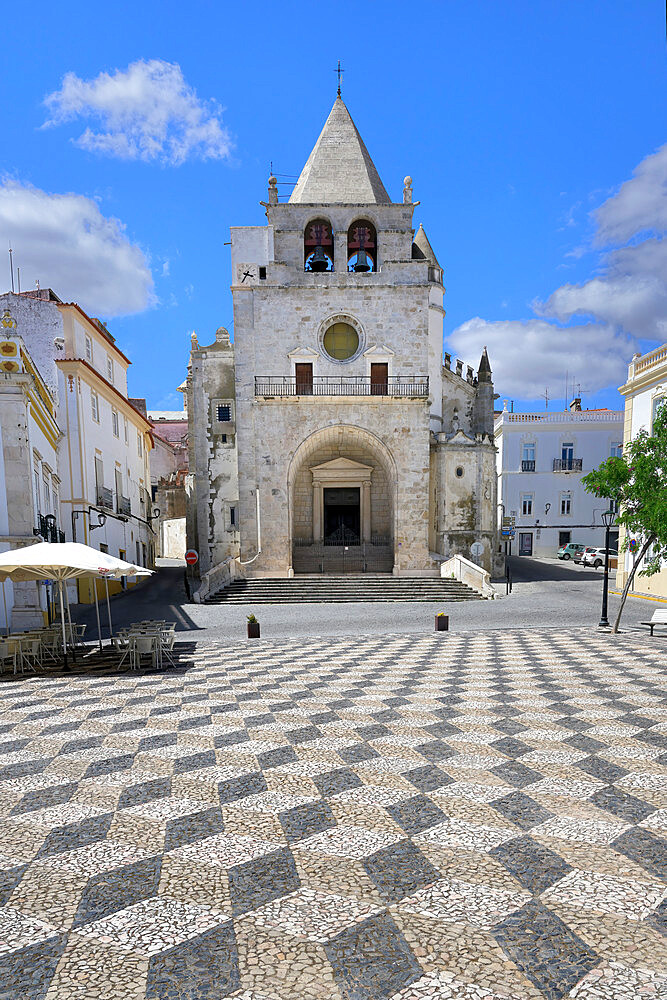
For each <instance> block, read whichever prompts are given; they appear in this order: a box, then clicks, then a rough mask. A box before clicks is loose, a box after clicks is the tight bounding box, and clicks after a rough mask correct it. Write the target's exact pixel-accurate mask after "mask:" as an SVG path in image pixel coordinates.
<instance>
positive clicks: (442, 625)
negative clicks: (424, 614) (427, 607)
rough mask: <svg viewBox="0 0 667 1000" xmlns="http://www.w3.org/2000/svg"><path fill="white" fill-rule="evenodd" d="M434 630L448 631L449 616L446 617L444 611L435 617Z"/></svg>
mask: <svg viewBox="0 0 667 1000" xmlns="http://www.w3.org/2000/svg"><path fill="white" fill-rule="evenodd" d="M435 630H436V632H448V631H449V615H446V614H445V612H444V611H439V612H438V613H437V615H436V616H435Z"/></svg>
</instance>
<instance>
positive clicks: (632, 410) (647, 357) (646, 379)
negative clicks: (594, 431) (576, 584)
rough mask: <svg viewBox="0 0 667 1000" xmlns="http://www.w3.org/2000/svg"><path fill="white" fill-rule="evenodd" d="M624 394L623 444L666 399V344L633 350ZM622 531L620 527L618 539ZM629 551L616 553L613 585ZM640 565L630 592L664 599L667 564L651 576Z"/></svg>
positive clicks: (628, 564) (621, 579) (647, 425)
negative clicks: (639, 351) (645, 351)
mask: <svg viewBox="0 0 667 1000" xmlns="http://www.w3.org/2000/svg"><path fill="white" fill-rule="evenodd" d="M618 391H619V392H620V393H621V395H622V396H625V424H624V428H623V444H624V447H625V445H627V444H628V443H629V442H630V441H631V440H632V439H633V438H634V437H635V436H636V435H637V433H638V432H639V431H640V430H641V428H644V429H645V430H647V431H648V432H649V433H651V431H652V427H653V420H654V418H655V415H656V413H657V410H658V406H660V405H661V404H662V403H667V344H663V345H662V347H658V348H657V349H656V350H655V351H650V352H649V353H648V354H635V356H634V358H633V359H632V361H631V363H630V366H629V368H628V380H627V382H626V383H625V385H622V386H620V388H619V390H618ZM624 536H625V532H624V531H623V530H621V533H620V537H619V542H621V541H622V540H623V538H624ZM632 560H633V556H632V553H630V552H626V553H625V554H624V556H621V557H620V560H619V568H618V572H617V574H616V585H617V586H618V587H619V588H622V587H624V586H625V583H626V581H627V578H628V574H629V573H630V570H631V569H632ZM641 568H642V567H641V566H640V567H639V569H638V570H637V573H636V574H635V578H634V580H633V581H632V587H631V589H630V593H631V594H642V595H648V596H651V597H656V598H664V599H665V600H667V564H663V566H662V568H661V570H660V572H659V573H656V574H655V576H649V577H646V576H639V571H640V570H641Z"/></svg>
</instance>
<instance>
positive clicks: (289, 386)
mask: <svg viewBox="0 0 667 1000" xmlns="http://www.w3.org/2000/svg"><path fill="white" fill-rule="evenodd" d="M255 395H256V396H264V397H272V396H398V397H402V398H407V399H425V398H427V397H428V376H427V375H391V376H389V378H387V379H385V380H382V381H380V382H371V378H370V376H369V375H343V376H336V375H332V376H329V375H314V376H313V378H312V380H311V379H308V380H303V379H299V380H297V378H296V377H295V376H294V375H256V376H255Z"/></svg>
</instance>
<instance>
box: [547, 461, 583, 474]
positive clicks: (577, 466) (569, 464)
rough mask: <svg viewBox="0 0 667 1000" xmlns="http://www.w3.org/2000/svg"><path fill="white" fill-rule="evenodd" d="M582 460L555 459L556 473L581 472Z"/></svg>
mask: <svg viewBox="0 0 667 1000" xmlns="http://www.w3.org/2000/svg"><path fill="white" fill-rule="evenodd" d="M583 461H584V460H583V459H582V458H554V472H581V469H582V466H583Z"/></svg>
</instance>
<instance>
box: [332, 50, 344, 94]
mask: <svg viewBox="0 0 667 1000" xmlns="http://www.w3.org/2000/svg"><path fill="white" fill-rule="evenodd" d="M344 72H345V70H344V69H341V68H340V59H339V60H338V67H337V68H336V69H335V70H334V73H338V96H339V97H340V78H341V74H342V73H344Z"/></svg>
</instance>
